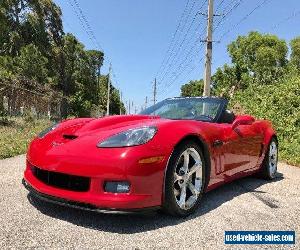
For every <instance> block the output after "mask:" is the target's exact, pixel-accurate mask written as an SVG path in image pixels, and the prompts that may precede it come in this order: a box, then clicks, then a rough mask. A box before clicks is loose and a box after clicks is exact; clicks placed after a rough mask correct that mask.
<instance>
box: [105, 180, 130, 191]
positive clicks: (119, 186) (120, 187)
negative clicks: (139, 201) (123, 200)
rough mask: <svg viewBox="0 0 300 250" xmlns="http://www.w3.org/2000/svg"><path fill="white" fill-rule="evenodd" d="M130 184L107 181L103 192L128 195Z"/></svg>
mask: <svg viewBox="0 0 300 250" xmlns="http://www.w3.org/2000/svg"><path fill="white" fill-rule="evenodd" d="M129 190H130V184H129V183H128V182H127V181H107V182H105V184H104V191H105V192H108V193H129Z"/></svg>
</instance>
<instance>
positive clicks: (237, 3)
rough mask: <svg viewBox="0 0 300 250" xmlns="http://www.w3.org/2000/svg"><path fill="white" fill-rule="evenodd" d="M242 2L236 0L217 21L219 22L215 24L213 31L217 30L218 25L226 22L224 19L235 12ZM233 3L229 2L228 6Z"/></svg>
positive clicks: (241, 0)
mask: <svg viewBox="0 0 300 250" xmlns="http://www.w3.org/2000/svg"><path fill="white" fill-rule="evenodd" d="M243 1H244V0H238V1H237V2H236V3H235V4H234V5H233V6H232V7H231V8H230V9H229V10H227V11H225V12H226V13H225V14H224V15H223V17H222V18H221V19H220V20H219V22H218V23H217V25H216V26H215V27H214V31H215V30H217V29H218V28H219V27H220V25H221V24H222V23H223V22H224V20H226V18H227V17H228V16H229V15H230V14H231V13H232V12H233V11H234V10H235V9H237V8H238V7H239V6H240V5H241V4H242V3H243ZM233 2H234V1H231V2H230V3H229V4H228V5H227V7H228V6H230V5H231V3H233Z"/></svg>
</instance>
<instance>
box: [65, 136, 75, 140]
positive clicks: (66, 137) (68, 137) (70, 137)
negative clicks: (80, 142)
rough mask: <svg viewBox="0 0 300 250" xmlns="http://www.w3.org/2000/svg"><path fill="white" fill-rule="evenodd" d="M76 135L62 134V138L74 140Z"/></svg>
mask: <svg viewBox="0 0 300 250" xmlns="http://www.w3.org/2000/svg"><path fill="white" fill-rule="evenodd" d="M77 137H78V136H77V135H63V138H64V139H66V140H75V139H76V138H77Z"/></svg>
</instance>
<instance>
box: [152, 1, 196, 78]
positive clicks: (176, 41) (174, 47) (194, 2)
mask: <svg viewBox="0 0 300 250" xmlns="http://www.w3.org/2000/svg"><path fill="white" fill-rule="evenodd" d="M189 2H190V0H188V2H187V5H186V9H185V10H184V12H183V16H185V19H183V20H181V21H182V22H183V25H182V28H181V29H180V27H181V26H180V25H179V28H178V31H181V33H182V31H183V30H184V29H185V27H186V24H187V23H188V20H189V19H190V16H191V14H192V10H193V8H194V6H195V4H196V0H193V2H192V4H191V6H190V8H189V10H188V5H189ZM186 13H187V15H186ZM178 31H177V32H176V35H177V34H179V33H178ZM175 38H176V36H175ZM175 38H174V39H175ZM179 39H180V36H179V38H177V40H175V42H174V45H173V47H172V49H171V52H170V53H169V56H168V57H167V60H166V61H165V63H164V66H163V70H162V71H161V73H164V72H165V70H166V66H167V65H169V61H170V59H171V58H172V56H173V54H174V51H175V49H176V47H177V44H178V41H179ZM158 76H159V74H158V75H157V77H158Z"/></svg>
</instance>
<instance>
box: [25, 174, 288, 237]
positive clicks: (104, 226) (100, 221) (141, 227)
mask: <svg viewBox="0 0 300 250" xmlns="http://www.w3.org/2000/svg"><path fill="white" fill-rule="evenodd" d="M283 178H284V177H283V175H282V174H280V173H279V174H278V176H277V178H276V179H275V180H274V181H273V182H277V181H280V180H282V179H283ZM267 183H270V182H269V181H266V180H262V179H256V178H253V177H251V178H244V179H241V180H237V181H234V182H232V183H229V184H225V185H223V186H221V187H220V188H217V189H215V190H213V191H211V192H208V193H206V194H205V195H204V196H203V199H202V205H201V206H200V208H199V209H198V210H197V211H196V212H195V213H194V214H193V215H191V216H189V217H187V218H174V217H171V216H168V215H165V214H161V213H157V212H148V213H130V214H109V213H108V214H107V213H105V214H104V213H103V214H102V213H96V212H89V211H84V210H77V209H73V208H69V207H63V206H58V205H55V204H52V203H48V202H45V201H42V200H40V199H38V198H36V197H34V196H33V195H31V194H30V193H29V194H28V196H27V198H28V200H29V201H30V203H31V204H32V205H33V206H34V207H36V208H37V209H38V210H39V211H40V212H42V213H43V214H45V215H47V216H51V217H53V218H57V219H60V220H64V221H68V222H70V223H73V224H75V225H78V226H81V227H86V228H91V229H94V230H99V231H106V232H112V233H119V234H133V233H139V232H146V231H151V230H155V229H158V228H162V227H166V226H172V225H177V224H180V223H182V222H185V221H188V220H193V219H195V218H197V217H199V216H201V215H203V214H206V213H208V212H210V211H212V210H214V209H216V208H217V207H219V206H220V205H222V204H223V203H225V202H228V201H230V200H232V199H233V198H235V197H238V196H239V195H242V194H244V193H251V194H252V195H253V196H255V197H256V198H257V199H259V200H260V201H261V202H263V203H264V204H265V205H267V206H270V207H272V208H276V207H278V206H277V202H276V200H274V199H272V198H269V197H268V194H267V193H265V192H263V191H257V190H256V189H257V188H259V187H260V186H262V185H264V184H267Z"/></svg>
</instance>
